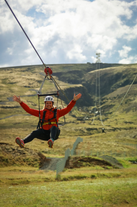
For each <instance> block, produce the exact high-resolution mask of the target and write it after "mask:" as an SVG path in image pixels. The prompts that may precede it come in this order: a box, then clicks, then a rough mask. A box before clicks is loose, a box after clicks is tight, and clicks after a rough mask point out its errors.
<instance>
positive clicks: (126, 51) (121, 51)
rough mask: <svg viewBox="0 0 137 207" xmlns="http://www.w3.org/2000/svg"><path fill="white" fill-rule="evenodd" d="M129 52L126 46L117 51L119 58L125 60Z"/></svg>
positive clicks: (129, 48)
mask: <svg viewBox="0 0 137 207" xmlns="http://www.w3.org/2000/svg"><path fill="white" fill-rule="evenodd" d="M131 50H132V48H131V47H128V46H126V45H124V46H123V50H119V51H118V52H119V56H120V57H121V58H126V57H128V52H130V51H131Z"/></svg>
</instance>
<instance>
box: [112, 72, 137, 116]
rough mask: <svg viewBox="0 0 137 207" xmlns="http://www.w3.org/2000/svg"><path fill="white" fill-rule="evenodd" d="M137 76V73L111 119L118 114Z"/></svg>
mask: <svg viewBox="0 0 137 207" xmlns="http://www.w3.org/2000/svg"><path fill="white" fill-rule="evenodd" d="M136 78H137V74H136V75H135V77H134V79H133V81H132V83H131V84H130V86H129V88H128V89H127V91H126V93H125V95H124V97H123V98H122V100H121V102H120V104H119V105H118V107H117V109H116V111H115V112H114V114H113V116H112V117H111V118H110V119H112V118H113V117H114V116H115V114H116V112H117V111H118V109H119V107H120V106H121V104H122V103H123V101H124V99H125V98H126V96H127V94H128V92H129V90H130V89H131V87H132V85H133V83H134V82H135V80H136Z"/></svg>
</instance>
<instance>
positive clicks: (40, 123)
mask: <svg viewBox="0 0 137 207" xmlns="http://www.w3.org/2000/svg"><path fill="white" fill-rule="evenodd" d="M45 115H46V111H44V112H43V117H42V119H40V120H39V122H38V126H37V129H40V127H42V126H43V125H47V124H57V126H58V122H57V119H56V116H57V109H54V115H53V118H51V119H48V120H47V121H46V122H44V121H45ZM52 119H56V122H52V121H51V120H52Z"/></svg>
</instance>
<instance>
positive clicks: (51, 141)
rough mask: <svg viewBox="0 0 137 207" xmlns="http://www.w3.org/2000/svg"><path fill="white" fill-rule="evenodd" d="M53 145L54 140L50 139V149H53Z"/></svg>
mask: <svg viewBox="0 0 137 207" xmlns="http://www.w3.org/2000/svg"><path fill="white" fill-rule="evenodd" d="M53 144H54V140H53V139H52V138H51V139H49V140H48V145H49V147H50V148H52V147H53Z"/></svg>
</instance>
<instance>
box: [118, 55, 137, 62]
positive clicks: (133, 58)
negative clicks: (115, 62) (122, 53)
mask: <svg viewBox="0 0 137 207" xmlns="http://www.w3.org/2000/svg"><path fill="white" fill-rule="evenodd" d="M119 63H120V64H131V63H137V55H135V56H129V57H127V58H123V59H121V60H120V61H119Z"/></svg>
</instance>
